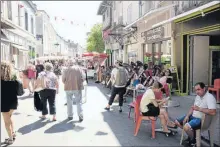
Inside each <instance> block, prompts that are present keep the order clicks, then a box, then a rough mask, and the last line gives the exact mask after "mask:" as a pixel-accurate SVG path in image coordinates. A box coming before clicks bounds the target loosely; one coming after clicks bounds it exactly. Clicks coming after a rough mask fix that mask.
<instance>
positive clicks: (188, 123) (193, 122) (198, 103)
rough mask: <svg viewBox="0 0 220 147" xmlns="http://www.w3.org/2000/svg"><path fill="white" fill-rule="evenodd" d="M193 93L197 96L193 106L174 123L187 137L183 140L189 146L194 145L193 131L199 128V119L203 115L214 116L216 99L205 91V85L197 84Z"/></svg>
mask: <svg viewBox="0 0 220 147" xmlns="http://www.w3.org/2000/svg"><path fill="white" fill-rule="evenodd" d="M195 92H196V94H197V96H196V98H195V102H194V105H193V106H192V107H191V108H190V110H189V112H188V114H187V115H184V116H182V117H180V118H178V119H177V120H176V121H175V123H176V125H177V126H178V127H180V128H182V129H183V130H184V131H185V132H186V134H187V135H188V139H187V140H185V142H186V143H188V144H189V145H190V146H194V145H195V144H196V140H195V136H194V131H193V130H196V129H199V128H200V127H201V119H202V115H203V113H205V114H208V115H216V99H215V98H214V97H213V95H212V94H210V93H209V92H208V91H206V88H205V84H204V83H202V82H199V83H197V84H195Z"/></svg>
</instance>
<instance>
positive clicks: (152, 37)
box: [98, 0, 220, 94]
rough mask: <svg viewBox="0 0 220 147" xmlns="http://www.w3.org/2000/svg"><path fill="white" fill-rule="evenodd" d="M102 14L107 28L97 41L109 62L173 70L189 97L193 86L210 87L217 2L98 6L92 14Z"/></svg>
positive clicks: (219, 67) (215, 71) (218, 72)
mask: <svg viewBox="0 0 220 147" xmlns="http://www.w3.org/2000/svg"><path fill="white" fill-rule="evenodd" d="M107 9H110V10H111V11H112V15H110V16H112V18H111V19H110V20H112V23H110V22H108V23H109V24H110V27H109V28H108V30H103V39H104V40H105V41H106V42H105V45H106V49H110V50H111V52H110V53H111V54H112V55H113V57H111V58H113V59H115V58H120V57H122V56H123V61H124V62H127V63H129V62H130V61H136V60H140V61H143V62H144V63H147V62H153V64H169V65H171V66H177V69H178V70H177V71H178V75H179V81H180V83H179V85H180V86H179V89H180V92H181V93H182V94H192V93H193V85H194V84H195V83H196V82H199V81H202V82H204V83H205V84H206V85H213V83H214V79H216V78H220V77H219V76H220V64H219V63H220V62H219V60H220V50H219V49H220V44H219V41H218V38H219V37H220V36H219V35H220V34H219V32H220V29H219V28H220V26H219V25H220V22H219V19H216V18H217V17H218V16H219V10H220V4H219V2H218V1H213V0H209V1H136V2H128V1H116V2H108V3H107V4H106V2H103V3H102V4H101V5H100V7H99V11H98V14H99V15H103V17H104V15H106V13H107V12H106V10H107ZM119 22H121V25H118V24H120V23H119ZM198 22H199V23H198ZM104 29H105V28H104ZM117 48H119V51H117ZM120 50H122V52H123V54H121V52H120ZM114 52H115V53H114ZM197 53H199V54H197ZM119 56H120V57H119ZM204 59H205V60H204Z"/></svg>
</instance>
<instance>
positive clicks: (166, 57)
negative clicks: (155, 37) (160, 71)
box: [161, 40, 172, 65]
mask: <svg viewBox="0 0 220 147" xmlns="http://www.w3.org/2000/svg"><path fill="white" fill-rule="evenodd" d="M171 47H172V46H171V41H170V40H167V41H162V44H161V63H162V64H169V65H170V64H171Z"/></svg>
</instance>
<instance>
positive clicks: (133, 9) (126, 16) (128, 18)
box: [122, 1, 139, 25]
mask: <svg viewBox="0 0 220 147" xmlns="http://www.w3.org/2000/svg"><path fill="white" fill-rule="evenodd" d="M122 3H123V9H122V10H123V12H122V13H123V22H124V24H127V25H128V24H130V23H132V22H134V21H135V20H137V19H138V18H139V1H122Z"/></svg>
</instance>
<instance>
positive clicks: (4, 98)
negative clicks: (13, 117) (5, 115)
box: [1, 80, 18, 112]
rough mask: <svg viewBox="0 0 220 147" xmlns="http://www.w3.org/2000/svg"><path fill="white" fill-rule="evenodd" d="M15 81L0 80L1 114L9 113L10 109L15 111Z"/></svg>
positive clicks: (16, 104) (16, 100) (16, 101)
mask: <svg viewBox="0 0 220 147" xmlns="http://www.w3.org/2000/svg"><path fill="white" fill-rule="evenodd" d="M17 89H18V83H17V81H4V80H1V112H9V111H10V109H13V110H15V109H17V107H18V99H17Z"/></svg>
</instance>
